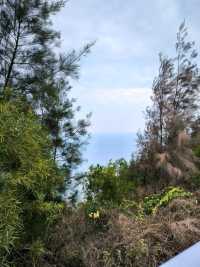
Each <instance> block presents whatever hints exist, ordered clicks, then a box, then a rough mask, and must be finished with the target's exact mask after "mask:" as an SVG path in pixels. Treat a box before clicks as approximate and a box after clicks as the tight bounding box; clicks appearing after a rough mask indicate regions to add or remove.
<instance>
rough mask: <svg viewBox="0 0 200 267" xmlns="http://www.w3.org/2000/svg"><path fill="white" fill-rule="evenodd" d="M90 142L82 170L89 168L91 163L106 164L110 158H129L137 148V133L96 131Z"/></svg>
mask: <svg viewBox="0 0 200 267" xmlns="http://www.w3.org/2000/svg"><path fill="white" fill-rule="evenodd" d="M88 142H89V143H88V145H87V147H86V148H85V150H84V151H83V158H84V160H85V161H84V163H83V164H82V166H81V170H87V169H88V167H89V166H91V165H96V164H100V165H106V164H107V163H108V162H109V161H110V160H117V159H121V158H124V159H126V160H129V159H131V156H132V154H133V153H134V151H135V150H136V134H135V133H95V134H91V137H90V139H89V141H88Z"/></svg>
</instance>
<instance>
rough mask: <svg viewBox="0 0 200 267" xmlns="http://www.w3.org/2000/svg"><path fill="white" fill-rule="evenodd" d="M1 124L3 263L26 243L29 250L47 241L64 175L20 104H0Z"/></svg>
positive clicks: (0, 236)
mask: <svg viewBox="0 0 200 267" xmlns="http://www.w3.org/2000/svg"><path fill="white" fill-rule="evenodd" d="M0 125H1V127H0V136H1V138H0V140H1V142H0V203H1V207H0V226H1V227H0V253H1V254H2V258H4V259H5V258H6V257H7V256H8V255H9V254H10V255H12V251H13V250H15V249H22V248H23V247H24V246H26V244H27V243H30V247H32V244H31V243H32V242H36V241H37V240H38V238H40V239H43V240H45V238H46V237H47V234H48V232H47V231H48V228H49V226H50V225H52V223H53V222H55V220H56V218H57V217H58V215H59V214H60V212H61V210H62V208H63V205H62V203H58V202H56V201H55V200H56V199H58V198H59V194H60V193H59V189H60V187H62V186H63V184H64V176H63V175H62V170H60V169H59V168H58V167H57V166H56V164H55V162H54V160H53V155H52V152H51V151H52V150H51V142H50V140H49V138H48V135H47V133H46V131H45V130H44V129H43V128H42V126H41V124H40V122H39V121H38V119H37V116H36V115H35V114H34V113H33V112H32V110H31V109H29V110H27V109H26V104H25V103H24V102H22V101H15V102H1V103H0ZM30 229H31V230H30ZM33 244H34V243H33ZM10 257H11V256H10ZM11 258H12V257H11Z"/></svg>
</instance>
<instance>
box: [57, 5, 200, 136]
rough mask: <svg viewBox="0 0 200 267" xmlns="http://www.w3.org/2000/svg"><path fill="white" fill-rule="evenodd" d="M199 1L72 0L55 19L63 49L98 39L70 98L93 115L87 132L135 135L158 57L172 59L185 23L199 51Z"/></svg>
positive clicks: (85, 59)
mask: <svg viewBox="0 0 200 267" xmlns="http://www.w3.org/2000/svg"><path fill="white" fill-rule="evenodd" d="M199 11H200V0H152V1H150V0H70V1H69V2H68V3H67V4H66V7H65V8H64V9H63V10H62V11H61V12H60V13H59V14H58V15H56V17H55V19H54V26H55V28H56V29H57V30H59V31H61V34H62V50H63V51H65V52H67V51H69V50H70V49H72V48H75V49H79V48H81V47H82V46H83V45H84V44H86V43H87V42H90V41H94V40H97V42H96V45H95V46H94V47H93V49H92V52H91V54H89V55H88V56H87V58H83V60H82V61H81V72H80V73H81V77H80V80H79V81H78V82H75V83H73V86H74V88H73V90H72V96H73V97H76V98H77V103H78V104H80V105H81V106H82V111H81V115H84V114H86V113H87V112H92V113H93V116H92V126H91V129H90V131H91V132H97V133H99V132H100V133H101V132H109V133H113V132H118V133H124V132H137V131H138V129H142V128H143V127H144V115H143V111H144V110H145V107H146V106H147V105H148V104H149V103H150V100H149V99H150V94H151V90H150V88H151V85H152V81H153V79H154V77H155V76H156V74H157V70H158V53H159V52H163V53H164V54H166V55H170V56H171V55H173V53H174V44H175V40H176V32H177V29H178V26H179V25H180V23H181V22H182V21H183V20H184V19H185V20H186V23H187V26H188V29H189V37H190V38H191V39H192V40H195V41H196V45H197V49H198V50H199V44H200V37H199V34H198V31H199V27H200V20H199Z"/></svg>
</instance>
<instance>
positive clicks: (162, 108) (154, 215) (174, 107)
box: [0, 0, 200, 267]
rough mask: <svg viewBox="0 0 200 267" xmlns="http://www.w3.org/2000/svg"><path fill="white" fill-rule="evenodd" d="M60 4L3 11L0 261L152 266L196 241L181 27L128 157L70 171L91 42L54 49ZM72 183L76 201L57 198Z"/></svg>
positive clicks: (199, 209)
mask: <svg viewBox="0 0 200 267" xmlns="http://www.w3.org/2000/svg"><path fill="white" fill-rule="evenodd" d="M64 2H65V1H62V0H60V1H59V0H57V1H51V0H48V1H43V0H26V1H18V0H10V1H4V2H3V3H1V4H0V13H1V20H0V266H2V267H28V266H32V267H55V266H56V267H102V266H105V267H114V266H115V267H137V266H140V267H142V266H143V267H156V266H158V265H159V264H160V263H162V262H164V261H166V260H167V259H169V258H171V257H172V256H174V255H176V254H177V253H179V252H180V251H182V250H183V249H185V248H187V247H188V246H190V245H192V244H194V243H195V242H197V241H199V240H200V194H199V189H200V134H199V133H200V132H199V130H200V118H199V87H200V76H199V68H198V65H197V55H198V54H197V52H196V50H195V44H194V42H190V41H188V34H187V28H186V25H185V23H182V24H181V26H180V28H179V30H178V34H177V40H176V56H175V57H174V58H170V57H166V56H163V55H160V57H159V59H160V67H159V72H158V76H157V77H156V78H155V79H154V82H153V86H152V105H151V106H150V107H148V108H147V110H146V126H145V130H144V132H143V133H139V134H138V149H137V153H136V154H135V155H134V157H133V158H132V160H131V161H130V162H127V161H125V160H123V159H121V160H118V161H115V162H114V161H110V162H109V163H108V165H107V166H100V165H97V166H91V167H90V168H89V170H88V171H87V172H86V173H83V174H82V175H76V174H74V173H75V169H76V167H77V166H79V164H80V163H81V161H82V147H83V145H85V143H86V141H87V137H88V131H87V127H88V126H89V125H90V120H89V119H90V115H88V116H86V118H83V119H76V118H77V112H78V111H79V107H76V104H75V102H74V100H73V99H71V98H70V97H69V92H70V90H72V88H71V86H70V79H78V77H79V63H80V60H81V59H82V57H84V56H85V55H87V54H88V53H89V52H90V49H91V48H92V47H93V45H94V43H90V44H87V45H86V46H85V47H83V48H82V49H80V51H78V52H77V51H74V50H73V51H70V52H69V53H67V54H60V55H59V54H58V53H56V52H54V51H56V48H57V44H58V43H59V42H60V34H59V33H58V32H56V31H54V30H53V28H52V21H51V18H52V15H54V14H56V13H57V12H59V10H60V9H61V8H62V7H63V6H64V4H65V3H64ZM133 115H134V114H133ZM76 182H78V183H81V185H82V187H83V191H84V192H83V196H84V199H83V200H82V201H78V200H77V198H76V196H77V194H76V193H77V192H76V191H75V192H74V194H73V195H71V196H70V197H69V198H68V199H66V198H65V197H64V196H65V193H66V192H67V193H68V192H69V191H70V190H71V185H73V184H76Z"/></svg>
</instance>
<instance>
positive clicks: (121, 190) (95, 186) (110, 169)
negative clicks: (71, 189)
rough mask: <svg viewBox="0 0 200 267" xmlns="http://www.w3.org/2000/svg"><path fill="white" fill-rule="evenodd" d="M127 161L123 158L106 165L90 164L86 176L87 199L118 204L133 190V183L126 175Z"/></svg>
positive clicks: (100, 202) (106, 203) (105, 204)
mask: <svg viewBox="0 0 200 267" xmlns="http://www.w3.org/2000/svg"><path fill="white" fill-rule="evenodd" d="M128 171H129V169H128V163H127V162H126V161H125V160H119V161H116V162H112V161H110V162H109V164H108V166H105V167H104V166H100V165H97V166H92V167H91V168H90V170H89V172H88V174H87V176H86V181H85V187H86V197H87V200H90V201H91V200H92V201H94V202H96V203H99V204H100V205H103V206H108V207H109V206H112V207H113V206H119V205H120V204H121V203H122V201H123V200H124V199H128V198H130V197H131V195H132V194H133V192H134V188H135V184H134V181H133V180H132V179H130V178H129V177H128V175H127V174H128Z"/></svg>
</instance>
